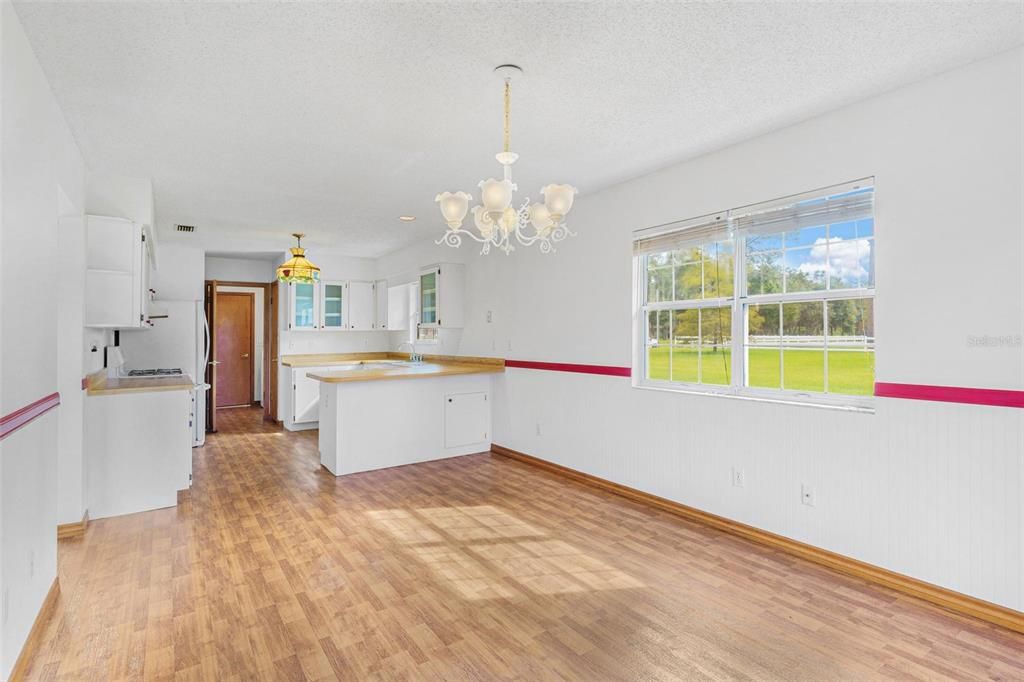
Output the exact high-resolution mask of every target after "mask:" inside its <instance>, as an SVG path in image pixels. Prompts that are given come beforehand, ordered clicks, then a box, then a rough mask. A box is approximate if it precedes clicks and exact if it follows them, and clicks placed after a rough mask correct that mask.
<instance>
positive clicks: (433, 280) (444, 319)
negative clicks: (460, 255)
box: [419, 263, 465, 329]
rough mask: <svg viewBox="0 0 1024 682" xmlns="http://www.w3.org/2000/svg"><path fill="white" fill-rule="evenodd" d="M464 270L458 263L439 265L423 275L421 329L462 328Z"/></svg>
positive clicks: (424, 270)
mask: <svg viewBox="0 0 1024 682" xmlns="http://www.w3.org/2000/svg"><path fill="white" fill-rule="evenodd" d="M464 282H465V268H464V266H463V265H461V264H459V263H439V264H437V265H432V266H430V267H428V268H424V269H423V270H422V271H421V272H420V279H419V285H420V306H419V308H420V319H419V325H420V326H421V327H442V328H456V329H457V328H461V327H462V326H464V324H465V322H464V315H463V311H462V307H463V303H462V299H463V288H464Z"/></svg>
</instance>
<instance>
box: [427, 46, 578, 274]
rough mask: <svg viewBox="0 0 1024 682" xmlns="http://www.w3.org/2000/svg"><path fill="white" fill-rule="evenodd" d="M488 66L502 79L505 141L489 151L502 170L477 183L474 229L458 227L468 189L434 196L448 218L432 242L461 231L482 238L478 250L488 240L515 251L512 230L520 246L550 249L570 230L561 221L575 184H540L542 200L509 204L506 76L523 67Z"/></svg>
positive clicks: (456, 238) (453, 239)
mask: <svg viewBox="0 0 1024 682" xmlns="http://www.w3.org/2000/svg"><path fill="white" fill-rule="evenodd" d="M494 72H495V73H496V74H498V75H499V76H500V77H501V78H502V79H503V80H504V81H505V146H504V150H503V151H502V152H501V153H499V154H496V155H495V157H494V158H496V159H497V160H498V163H500V164H501V166H502V168H503V169H504V176H503V177H502V179H501V180H495V179H494V178H489V179H487V180H482V181H481V182H480V184H479V185H478V187H480V203H481V205H480V206H474V207H473V222H474V223H475V224H476V229H477V231H478V232H479V234H477V233H476V232H473V231H472V230H469V229H463V227H462V221H463V220H465V218H466V214H467V213H468V212H469V202H470V201H471V200H472V199H473V197H472V195H470V194H468V193H466V192H442V193H440V194H438V195H437V197H435V199H434V201H436V202H437V203H438V204H440V208H441V215H443V216H444V219H445V222H447V223H448V231H447V232H445V233H444V236H443V237H441V238H440V239H438V240H437V242H435V243H437V244H447V245H448V246H452V247H456V248H458V247H459V246H460V245H461V244H462V237H463V236H466V237H469V238H470V239H473V240H474V241H477V242H480V243H481V244H483V248H482V249H481V250H480V253H481V254H488V253H490V251H491V245H494V246H495V247H497V248H499V249H501V250H502V251H504V252H505V253H506V254H509V253H512V252H513V251H515V246H513V244H512V237H513V236H514V237H515V240H516V241H517V242H519V243H520V244H521V245H523V246H532V245H534V244H539V246H540V250H541V252H542V253H552V252H553V251H554V250H555V248H554V244H556V243H558V242H560V241H562V240H563V239H565V238H566V237H569V236H573V237H575V236H576V233H575V232H573V231H572V230H570V229H569V228H568V227H567V226H566V225H565V223H563V222H562V220H563V219H564V218H565V214H567V213H568V212H569V210H570V209H571V208H572V202H573V199H574V198H575V196H576V188H575V187H573V186H572V185H546V186H545V187H543V188H542V189H541V190H540V193H541V194H543V195H544V203H542V204H541V203H536V204H530V200H529V198H527V199H526V200H525V201H524V202H523V204H522V206H520V207H519V209H518V210H517V209H515V208H513V207H512V193H513V192H515V191H516V190H518V189H519V188H518V187H517V186H516V184H515V183H514V182H512V164H514V163H515V162H516V159H518V158H519V155H518V154H516V153H515V152H513V151H512V150H511V149H510V147H509V141H510V138H511V135H510V132H509V109H510V105H511V99H512V77H513V76H517V75H519V74H521V73H522V72H523V70H522V69H520V68H519V67H518V66H515V65H514V64H503V65H501V66H499V67H497V68H496V69H494Z"/></svg>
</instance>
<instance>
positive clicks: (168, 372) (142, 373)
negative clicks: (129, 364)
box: [128, 367, 182, 377]
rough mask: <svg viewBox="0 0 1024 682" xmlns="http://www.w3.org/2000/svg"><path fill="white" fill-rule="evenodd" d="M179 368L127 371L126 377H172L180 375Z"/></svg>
mask: <svg viewBox="0 0 1024 682" xmlns="http://www.w3.org/2000/svg"><path fill="white" fill-rule="evenodd" d="M181 373H182V372H181V369H180V368H177V367H176V368H174V369H130V370H128V376H130V377H173V376H178V375H179V374H181Z"/></svg>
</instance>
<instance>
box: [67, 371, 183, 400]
mask: <svg viewBox="0 0 1024 682" xmlns="http://www.w3.org/2000/svg"><path fill="white" fill-rule="evenodd" d="M194 386H195V384H194V383H193V382H192V377H190V376H189V375H187V374H180V375H178V376H173V377H119V378H117V379H108V378H107V376H106V374H104V373H102V372H97V373H96V374H92V375H90V376H89V377H88V378H87V381H86V393H87V394H88V395H111V394H115V393H154V392H157V391H191V390H192V388H193V387H194Z"/></svg>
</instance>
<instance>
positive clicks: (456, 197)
mask: <svg viewBox="0 0 1024 682" xmlns="http://www.w3.org/2000/svg"><path fill="white" fill-rule="evenodd" d="M472 198H473V197H471V196H470V195H468V194H466V193H465V192H441V193H440V194H438V195H437V196H436V197H434V201H436V202H437V203H438V204H440V208H441V215H443V216H444V220H445V222H446V223H448V227H450V228H452V229H453V230H457V229H459V228H460V227H461V226H462V221H463V220H465V219H466V213H468V212H469V200H470V199H472Z"/></svg>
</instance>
